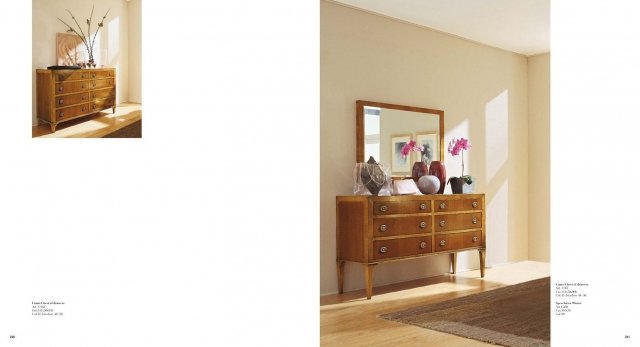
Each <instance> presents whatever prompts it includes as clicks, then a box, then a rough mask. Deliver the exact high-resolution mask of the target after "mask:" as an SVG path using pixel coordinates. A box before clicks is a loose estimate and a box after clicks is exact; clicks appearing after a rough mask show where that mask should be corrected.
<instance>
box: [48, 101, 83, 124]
mask: <svg viewBox="0 0 640 347" xmlns="http://www.w3.org/2000/svg"><path fill="white" fill-rule="evenodd" d="M85 113H89V104H81V105H76V106H71V107H65V108H59V109H56V119H57V120H58V121H60V120H63V119H69V118H73V117H75V116H79V115H81V114H85Z"/></svg>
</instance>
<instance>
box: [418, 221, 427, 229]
mask: <svg viewBox="0 0 640 347" xmlns="http://www.w3.org/2000/svg"><path fill="white" fill-rule="evenodd" d="M426 227H427V222H425V221H422V222H420V228H421V229H424V228H426Z"/></svg>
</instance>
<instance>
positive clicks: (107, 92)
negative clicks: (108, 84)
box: [91, 88, 116, 100]
mask: <svg viewBox="0 0 640 347" xmlns="http://www.w3.org/2000/svg"><path fill="white" fill-rule="evenodd" d="M115 96H116V90H115V89H114V88H109V89H98V90H92V91H91V100H96V99H112V98H114V97H115Z"/></svg>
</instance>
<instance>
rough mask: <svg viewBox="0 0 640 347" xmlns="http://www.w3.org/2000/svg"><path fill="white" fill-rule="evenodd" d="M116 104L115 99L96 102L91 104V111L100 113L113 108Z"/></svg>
mask: <svg viewBox="0 0 640 347" xmlns="http://www.w3.org/2000/svg"><path fill="white" fill-rule="evenodd" d="M114 104H115V103H114V99H102V100H96V101H94V102H92V103H91V111H94V112H98V111H100V110H104V109H105V108H111V107H113V105H114Z"/></svg>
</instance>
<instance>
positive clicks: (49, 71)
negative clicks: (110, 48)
mask: <svg viewBox="0 0 640 347" xmlns="http://www.w3.org/2000/svg"><path fill="white" fill-rule="evenodd" d="M115 69H116V68H114V67H104V68H95V69H67V70H49V69H36V72H37V73H53V72H61V73H70V72H76V71H108V70H115Z"/></svg>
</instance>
